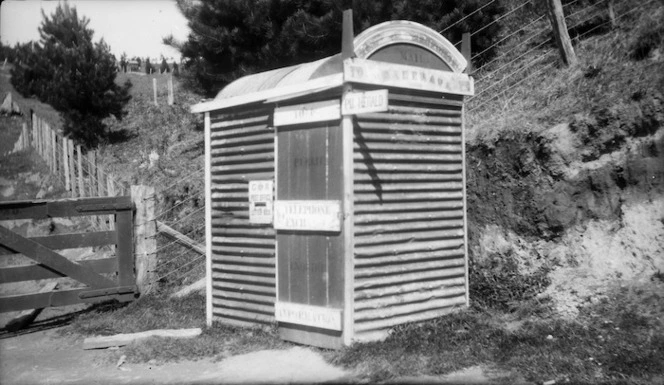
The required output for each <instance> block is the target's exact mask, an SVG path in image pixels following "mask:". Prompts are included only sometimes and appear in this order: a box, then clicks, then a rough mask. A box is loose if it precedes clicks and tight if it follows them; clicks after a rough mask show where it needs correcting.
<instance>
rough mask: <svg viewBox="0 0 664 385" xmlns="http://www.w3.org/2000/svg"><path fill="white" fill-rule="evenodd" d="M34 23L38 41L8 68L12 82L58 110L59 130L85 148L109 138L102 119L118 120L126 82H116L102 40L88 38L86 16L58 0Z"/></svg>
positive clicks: (125, 96) (110, 57) (126, 94)
mask: <svg viewBox="0 0 664 385" xmlns="http://www.w3.org/2000/svg"><path fill="white" fill-rule="evenodd" d="M42 16H43V18H44V20H43V21H42V24H41V26H40V27H39V34H40V37H41V40H40V43H38V44H37V43H33V44H31V45H30V47H29V49H26V50H24V51H23V54H22V61H23V63H22V65H19V66H16V67H15V68H14V70H13V71H12V84H13V85H14V87H15V88H16V89H17V91H19V92H21V93H23V94H24V95H26V96H30V95H35V96H36V97H37V98H39V99H40V100H41V101H43V102H45V103H48V104H50V105H51V106H52V107H53V108H55V109H56V110H57V111H59V112H60V113H61V114H62V117H63V120H64V127H63V130H64V134H65V136H68V137H71V138H72V139H74V140H76V141H77V142H79V143H81V144H82V145H85V146H86V147H88V148H91V147H95V146H97V145H98V144H99V143H100V141H103V140H105V139H107V138H108V132H107V128H106V126H105V125H104V123H103V122H102V120H103V119H104V118H106V117H109V116H114V117H115V118H117V119H122V117H123V116H124V115H125V112H124V111H123V108H124V106H125V105H126V103H127V102H128V101H129V99H130V96H129V88H130V87H131V83H129V82H127V83H125V85H124V86H118V85H117V84H115V75H116V72H117V71H116V63H115V58H114V56H113V55H112V54H111V53H110V48H109V47H108V45H107V44H106V43H105V42H104V41H103V39H102V40H100V41H99V42H97V43H94V42H93V41H92V36H93V33H94V32H93V30H92V29H90V28H89V27H88V23H89V20H88V19H87V18H85V17H80V18H79V17H78V14H77V12H76V8H74V7H71V6H70V5H69V4H68V3H67V2H64V3H61V4H59V5H58V7H57V8H56V10H55V12H54V13H53V14H51V15H50V16H47V15H46V14H45V13H44V12H43V11H42Z"/></svg>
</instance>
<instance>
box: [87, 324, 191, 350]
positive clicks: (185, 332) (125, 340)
mask: <svg viewBox="0 0 664 385" xmlns="http://www.w3.org/2000/svg"><path fill="white" fill-rule="evenodd" d="M202 332H203V331H202V330H201V328H193V329H157V330H149V331H145V332H139V333H128V334H116V335H114V336H99V337H88V338H86V339H85V340H83V349H85V350H89V349H105V348H110V347H114V346H124V345H128V344H130V343H132V342H135V341H140V340H143V339H146V338H150V337H163V338H193V337H196V336H199V335H200V334H201V333H202Z"/></svg>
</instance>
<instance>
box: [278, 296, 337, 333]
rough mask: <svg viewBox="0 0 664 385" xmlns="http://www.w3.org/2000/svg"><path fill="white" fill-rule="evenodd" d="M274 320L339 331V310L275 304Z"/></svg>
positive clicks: (283, 303)
mask: <svg viewBox="0 0 664 385" xmlns="http://www.w3.org/2000/svg"><path fill="white" fill-rule="evenodd" d="M274 318H275V319H276V320H277V321H279V322H288V323H293V324H298V325H306V326H313V327H317V328H321V329H329V330H339V331H340V330H341V329H342V325H341V309H330V308H327V307H321V306H311V305H303V304H299V303H291V302H276V303H275V304H274Z"/></svg>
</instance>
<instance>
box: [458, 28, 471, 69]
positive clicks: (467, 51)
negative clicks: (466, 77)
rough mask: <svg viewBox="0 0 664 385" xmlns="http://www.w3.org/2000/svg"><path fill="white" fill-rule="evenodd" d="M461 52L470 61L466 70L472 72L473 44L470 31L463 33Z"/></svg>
mask: <svg viewBox="0 0 664 385" xmlns="http://www.w3.org/2000/svg"><path fill="white" fill-rule="evenodd" d="M461 54H462V55H463V57H464V58H466V61H467V62H468V65H467V66H466V70H465V71H464V72H465V73H467V74H470V73H471V72H473V62H472V61H471V54H472V46H471V43H470V32H464V33H463V35H461Z"/></svg>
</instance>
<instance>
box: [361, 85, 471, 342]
mask: <svg viewBox="0 0 664 385" xmlns="http://www.w3.org/2000/svg"><path fill="white" fill-rule="evenodd" d="M389 104H390V107H389V111H387V112H384V113H372V114H363V115H359V116H357V118H356V121H355V127H354V168H355V171H354V194H355V200H354V206H355V207H354V212H355V219H354V233H355V249H354V255H355V260H354V263H355V277H354V280H355V283H354V293H355V298H354V300H355V304H354V309H355V313H354V321H355V339H357V340H365V339H373V338H378V337H380V336H384V334H385V333H386V332H387V330H389V328H391V327H393V326H395V325H398V324H402V323H405V322H412V321H420V320H425V319H430V318H434V317H437V316H440V315H442V314H444V313H446V312H448V311H449V310H451V309H452V308H453V307H455V306H458V305H464V304H465V303H466V282H465V280H466V278H465V272H466V267H465V248H464V211H463V204H464V200H463V151H462V131H461V130H462V100H461V98H460V97H458V98H450V99H441V97H440V95H437V97H435V96H434V95H432V94H429V95H427V94H422V93H420V94H406V93H397V92H396V91H394V90H390V97H389Z"/></svg>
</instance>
